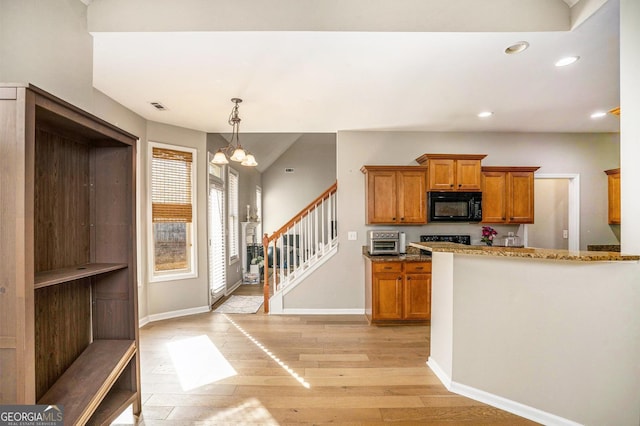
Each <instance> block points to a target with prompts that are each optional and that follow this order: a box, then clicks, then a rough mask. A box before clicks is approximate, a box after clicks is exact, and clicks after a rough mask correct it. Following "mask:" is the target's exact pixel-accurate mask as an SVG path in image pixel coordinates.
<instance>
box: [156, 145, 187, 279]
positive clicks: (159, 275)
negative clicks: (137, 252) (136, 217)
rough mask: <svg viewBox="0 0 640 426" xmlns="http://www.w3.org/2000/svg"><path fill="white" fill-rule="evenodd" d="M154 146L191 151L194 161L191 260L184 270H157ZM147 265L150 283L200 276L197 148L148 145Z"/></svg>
mask: <svg viewBox="0 0 640 426" xmlns="http://www.w3.org/2000/svg"><path fill="white" fill-rule="evenodd" d="M153 148H162V149H170V150H174V151H182V152H189V153H191V155H192V163H191V209H192V213H191V224H190V226H188V227H187V229H188V231H187V244H190V247H189V248H188V254H187V255H188V260H189V268H188V269H186V270H184V269H180V270H174V271H162V272H156V271H155V241H154V232H153V200H152V196H153V191H152V189H151V186H152V177H153V176H152V168H153V167H152V164H153ZM147 150H148V151H147V222H148V225H147V232H148V234H147V235H148V237H147V266H148V270H149V277H148V281H149V282H150V283H153V282H166V281H177V280H184V279H192V278H197V277H198V256H197V253H198V251H197V250H196V248H197V247H198V238H197V237H198V229H197V228H198V226H197V223H198V214H197V211H198V206H197V199H198V197H197V193H198V192H197V191H198V181H197V176H198V173H197V168H198V156H197V154H198V151H197V149H195V148H190V147H186V146H181V145H172V144H166V143H160V142H152V141H149V143H148V147H147Z"/></svg>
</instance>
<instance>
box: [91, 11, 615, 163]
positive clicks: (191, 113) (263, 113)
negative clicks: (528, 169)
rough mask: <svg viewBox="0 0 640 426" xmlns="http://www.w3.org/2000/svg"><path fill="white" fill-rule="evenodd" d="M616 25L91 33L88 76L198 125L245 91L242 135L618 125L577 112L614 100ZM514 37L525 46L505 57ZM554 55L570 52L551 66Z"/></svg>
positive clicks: (165, 116) (213, 121)
mask: <svg viewBox="0 0 640 426" xmlns="http://www.w3.org/2000/svg"><path fill="white" fill-rule="evenodd" d="M101 1H105V0H94V1H93V2H92V3H91V5H90V6H89V8H92V7H97V6H98V5H100V2H101ZM582 1H585V0H582ZM564 2H566V3H567V4H568V5H569V6H572V5H573V4H574V3H576V0H564ZM563 7H564V8H565V9H566V8H567V6H563ZM574 7H577V6H574ZM618 21H619V2H618V0H609V1H607V2H606V3H605V4H604V6H602V7H601V8H600V9H599V10H598V11H597V12H596V13H595V14H594V15H592V16H591V17H590V18H589V19H587V20H586V21H585V22H584V23H582V24H581V25H579V26H578V27H577V28H575V29H573V30H572V31H546V32H390V31H388V32H358V31H349V32H347V31H233V32H232V31H199V32H188V31H180V32H160V31H156V32H121V31H104V32H99V31H96V32H92V34H93V36H94V86H95V87H96V88H97V89H99V90H100V91H102V92H104V93H105V94H107V95H108V96H110V97H112V98H113V99H115V100H116V101H118V102H119V103H121V104H123V105H124V106H126V107H128V108H129V109H131V110H133V111H135V112H136V113H138V114H140V115H141V116H143V117H145V118H146V119H149V120H152V121H158V122H164V123H168V124H173V125H177V126H182V127H186V128H190V129H196V130H201V131H205V132H228V131H229V130H230V126H229V124H228V123H227V118H228V115H229V112H230V111H231V107H232V103H231V101H230V99H231V98H232V97H241V98H243V99H244V102H243V103H242V104H241V106H240V117H241V118H242V124H241V127H240V131H241V134H242V133H272V132H274V133H275V132H278V133H305V132H337V131H340V130H364V129H366V130H392V129H393V130H407V131H410V130H416V131H516V132H518V131H522V132H524V131H526V132H617V131H619V120H618V118H617V117H615V116H611V115H607V116H606V117H604V118H602V119H599V120H593V119H591V118H590V117H589V116H590V114H591V113H593V112H594V111H597V110H604V111H606V110H609V109H611V108H613V107H617V106H618V105H619V53H618V46H619V34H618V33H619V23H618ZM520 40H526V41H528V42H529V43H530V48H529V49H528V50H526V51H524V52H523V53H520V54H517V55H506V54H505V53H504V49H505V48H506V47H507V46H509V45H511V44H513V43H515V42H517V41H520ZM566 55H579V56H580V58H581V59H580V60H579V61H578V62H577V63H575V64H574V65H572V66H568V67H565V68H556V67H555V66H554V65H553V64H554V62H555V61H556V60H557V59H559V58H561V57H563V56H566ZM149 102H161V103H162V104H164V105H165V106H166V107H167V111H164V112H158V111H156V110H155V109H154V108H153V107H152V106H151V105H150V104H149ZM482 110H490V111H493V112H494V113H495V114H494V116H493V117H491V118H488V119H479V118H478V117H477V116H476V114H477V113H478V112H480V111H482ZM262 139H264V138H262ZM254 151H257V150H256V149H254Z"/></svg>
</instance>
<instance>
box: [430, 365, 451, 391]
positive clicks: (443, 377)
mask: <svg viewBox="0 0 640 426" xmlns="http://www.w3.org/2000/svg"><path fill="white" fill-rule="evenodd" d="M427 365H428V366H429V368H430V369H431V371H433V374H435V375H436V377H438V379H439V380H440V381H441V382H442V384H443V385H444V387H445V388H447V390H448V391H451V377H449V375H448V374H447V373H445V372H444V370H443V369H442V368H441V367H440V365H439V364H438V363H437V362H436V360H435V359H433V358H431V357H429V359H428V360H427Z"/></svg>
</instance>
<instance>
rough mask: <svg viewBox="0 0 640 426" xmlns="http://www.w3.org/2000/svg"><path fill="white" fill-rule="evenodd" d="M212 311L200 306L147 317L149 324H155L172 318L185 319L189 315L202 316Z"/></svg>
mask: <svg viewBox="0 0 640 426" xmlns="http://www.w3.org/2000/svg"><path fill="white" fill-rule="evenodd" d="M210 310H211V307H210V306H199V307H197V308H189V309H180V310H178V311H171V312H163V313H161V314H153V315H149V316H148V317H147V318H148V321H147V323H148V322H154V321H162V320H166V319H171V318H178V317H185V316H187V315H195V314H202V313H205V312H209V311H210Z"/></svg>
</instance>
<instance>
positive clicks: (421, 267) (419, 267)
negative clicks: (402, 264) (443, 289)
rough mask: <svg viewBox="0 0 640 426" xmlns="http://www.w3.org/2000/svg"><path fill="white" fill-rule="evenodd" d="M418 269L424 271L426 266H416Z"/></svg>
mask: <svg viewBox="0 0 640 426" xmlns="http://www.w3.org/2000/svg"><path fill="white" fill-rule="evenodd" d="M416 269H424V266H416Z"/></svg>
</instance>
